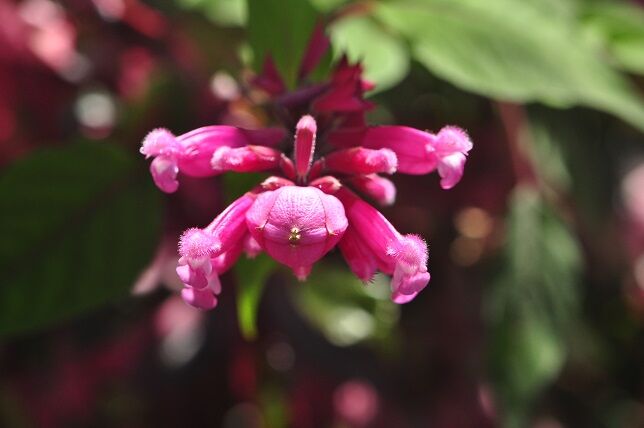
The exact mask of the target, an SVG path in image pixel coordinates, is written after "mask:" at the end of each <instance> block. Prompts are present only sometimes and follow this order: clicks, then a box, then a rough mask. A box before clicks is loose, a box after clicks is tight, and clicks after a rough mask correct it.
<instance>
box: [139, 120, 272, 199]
mask: <svg viewBox="0 0 644 428" xmlns="http://www.w3.org/2000/svg"><path fill="white" fill-rule="evenodd" d="M284 136H285V132H284V130H283V129H280V128H267V129H262V130H248V129H241V128H236V127H234V126H206V127H203V128H198V129H195V130H194V131H191V132H188V133H186V134H183V135H180V136H178V137H175V136H174V135H173V134H172V133H171V132H170V131H168V130H167V129H162V128H159V129H155V130H154V131H152V132H150V133H149V134H148V135H147V136H146V137H145V139H144V140H143V145H142V146H141V150H140V151H141V153H142V154H144V155H145V156H146V157H147V158H149V157H154V158H155V159H154V161H153V162H152V164H151V165H150V172H151V173H152V178H154V182H155V183H156V185H157V186H158V187H159V188H160V189H161V190H163V191H164V192H166V193H172V192H174V191H176V190H177V188H178V187H179V183H178V181H177V179H176V177H177V174H178V173H179V172H181V173H183V174H186V175H189V176H192V177H210V176H213V175H216V174H219V173H220V172H221V171H219V170H214V169H213V168H212V166H211V163H210V162H211V159H212V157H213V154H214V153H215V151H216V150H217V149H219V148H222V147H243V146H246V145H248V144H256V145H262V146H274V145H276V144H277V143H279V142H280V141H281V140H282V139H283V138H284Z"/></svg>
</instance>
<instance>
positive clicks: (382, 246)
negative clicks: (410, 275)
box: [336, 187, 402, 275]
mask: <svg viewBox="0 0 644 428" xmlns="http://www.w3.org/2000/svg"><path fill="white" fill-rule="evenodd" d="M336 196H337V198H338V199H340V201H341V202H342V205H344V210H345V213H346V216H347V219H348V220H349V224H350V225H351V227H352V228H353V230H354V232H355V234H356V235H357V236H358V237H359V239H360V240H361V241H362V242H363V243H364V244H365V247H367V248H369V250H370V251H371V253H372V254H373V255H374V257H375V258H376V261H377V263H378V268H379V269H380V271H381V272H384V273H386V274H389V275H391V274H393V272H394V267H395V260H394V259H393V258H392V256H391V255H392V254H393V248H396V247H397V245H398V244H397V243H398V241H399V240H400V239H401V238H402V235H401V234H400V233H399V232H398V231H397V230H396V229H395V228H394V227H393V226H392V224H391V223H389V220H387V219H386V218H385V217H384V216H383V215H382V214H381V213H380V212H379V211H378V210H377V209H375V208H374V207H372V206H371V205H369V204H368V203H366V202H365V201H363V200H362V199H360V198H359V197H358V196H356V194H355V193H353V192H351V191H350V190H348V189H347V188H346V187H343V188H341V189H340V190H339V191H338V192H337V193H336Z"/></svg>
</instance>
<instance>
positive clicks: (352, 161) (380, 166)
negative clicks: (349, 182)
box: [324, 147, 398, 174]
mask: <svg viewBox="0 0 644 428" xmlns="http://www.w3.org/2000/svg"><path fill="white" fill-rule="evenodd" d="M324 165H325V167H326V169H327V170H329V171H334V172H340V173H344V174H372V173H376V172H384V173H387V174H393V173H394V172H396V168H397V167H398V159H397V158H396V153H394V152H393V150H389V149H377V150H373V149H365V148H364V147H353V148H350V149H344V150H338V151H335V152H332V153H330V154H329V155H327V156H326V157H325V158H324Z"/></svg>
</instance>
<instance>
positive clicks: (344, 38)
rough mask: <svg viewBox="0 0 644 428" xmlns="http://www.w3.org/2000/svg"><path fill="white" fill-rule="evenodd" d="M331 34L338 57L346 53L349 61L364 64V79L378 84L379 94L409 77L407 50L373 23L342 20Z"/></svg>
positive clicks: (363, 19) (363, 18) (359, 18)
mask: <svg viewBox="0 0 644 428" xmlns="http://www.w3.org/2000/svg"><path fill="white" fill-rule="evenodd" d="M329 32H330V35H331V41H332V42H333V50H334V52H335V55H336V57H339V56H340V55H342V54H344V53H346V54H347V55H348V56H349V59H350V60H352V61H362V62H363V65H364V69H365V77H366V78H367V80H370V81H372V82H374V83H375V84H376V90H379V91H380V90H383V89H387V88H390V87H391V86H394V85H395V84H397V83H398V82H400V81H401V80H402V79H403V78H404V77H405V76H406V75H407V71H408V70H409V52H408V50H407V47H406V46H405V45H404V44H403V43H402V41H401V40H400V39H399V38H397V37H394V36H392V35H390V34H388V33H387V32H385V31H384V29H383V28H381V27H379V26H378V25H377V23H375V22H374V21H373V20H372V19H369V18H366V17H358V18H354V17H349V18H345V19H340V20H338V21H337V22H336V23H335V24H333V25H332V26H331V28H330V29H329Z"/></svg>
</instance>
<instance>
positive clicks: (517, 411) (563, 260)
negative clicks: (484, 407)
mask: <svg viewBox="0 0 644 428" xmlns="http://www.w3.org/2000/svg"><path fill="white" fill-rule="evenodd" d="M507 228H508V231H507V233H508V240H507V243H506V247H505V257H504V264H503V271H502V273H501V275H500V276H499V277H498V278H497V282H496V284H495V286H494V287H493V288H492V290H490V293H489V294H488V296H487V297H486V310H487V312H486V316H487V321H488V323H489V327H490V338H491V345H490V349H489V352H490V363H491V371H492V374H493V377H494V381H495V383H494V386H495V389H496V390H497V393H498V396H499V398H500V400H501V402H502V403H501V404H502V406H501V407H502V408H503V409H504V411H505V412H506V415H505V416H506V421H505V422H506V424H505V425H506V426H525V425H526V423H525V420H524V418H525V417H526V416H527V415H528V413H529V409H530V407H531V405H532V404H533V402H534V400H535V398H536V397H537V396H538V394H539V393H540V392H541V391H542V390H543V388H544V387H546V386H547V385H548V384H549V383H551V382H552V381H553V380H554V379H555V378H556V377H557V375H558V374H559V371H560V370H561V368H562V366H563V363H564V361H565V358H566V355H567V342H568V340H569V335H571V332H572V331H574V327H575V324H576V321H577V317H578V314H579V305H580V301H579V300H580V296H579V290H578V283H579V275H580V272H581V255H580V250H579V246H578V244H577V242H576V240H575V239H574V237H573V236H572V235H571V233H570V232H569V231H568V229H567V228H566V226H565V225H564V224H563V223H562V222H561V220H560V219H559V218H558V217H557V216H556V215H555V213H554V212H552V210H551V209H550V208H549V207H548V206H547V205H546V204H545V203H544V201H543V200H542V199H541V197H540V195H539V194H538V193H537V192H536V190H534V189H533V188H530V187H518V188H517V189H516V190H515V192H514V195H513V197H512V199H511V207H510V216H509V219H508V226H507Z"/></svg>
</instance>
